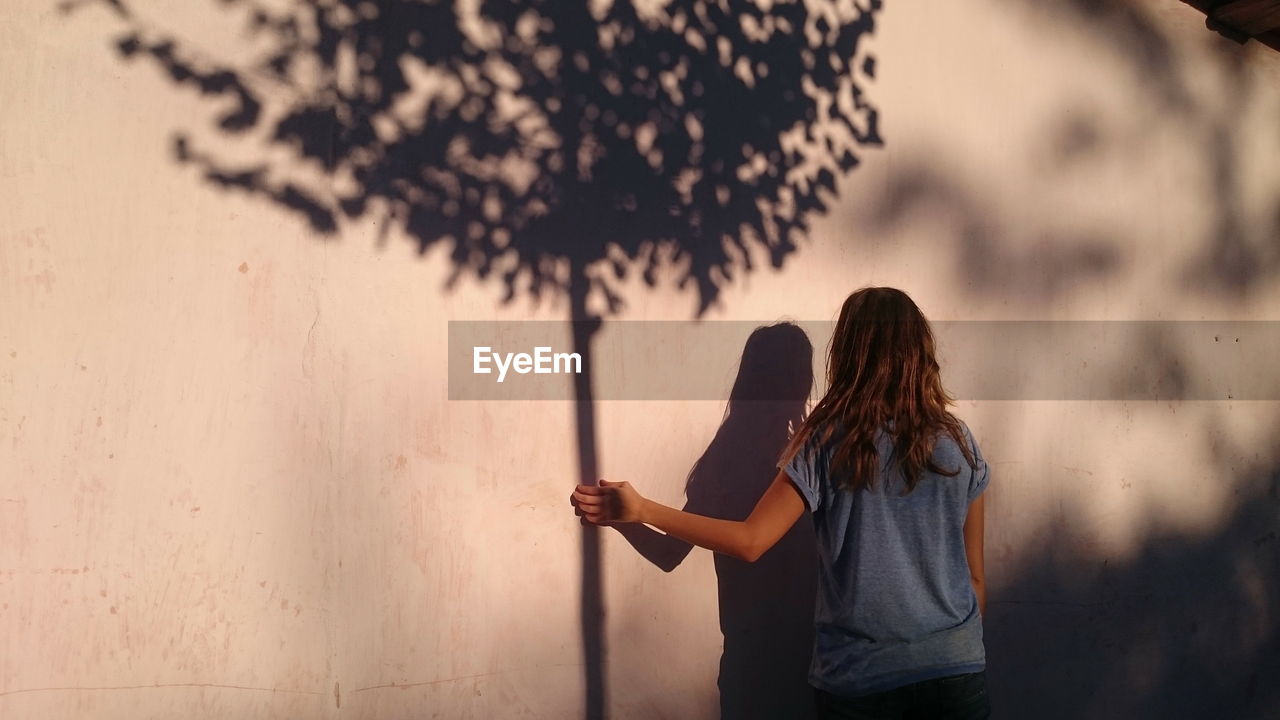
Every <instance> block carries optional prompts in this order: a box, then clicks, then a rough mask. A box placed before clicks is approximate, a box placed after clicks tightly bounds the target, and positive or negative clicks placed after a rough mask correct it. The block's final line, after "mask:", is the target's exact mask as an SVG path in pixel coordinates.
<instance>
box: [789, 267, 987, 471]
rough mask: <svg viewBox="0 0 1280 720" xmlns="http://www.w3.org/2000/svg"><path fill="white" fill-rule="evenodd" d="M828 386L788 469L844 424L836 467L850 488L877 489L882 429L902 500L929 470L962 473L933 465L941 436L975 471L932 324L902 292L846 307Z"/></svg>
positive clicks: (869, 293) (797, 439)
mask: <svg viewBox="0 0 1280 720" xmlns="http://www.w3.org/2000/svg"><path fill="white" fill-rule="evenodd" d="M827 384H828V389H827V393H826V395H824V396H823V397H822V399H821V400H819V401H818V404H817V405H816V406H814V408H813V411H812V412H811V413H809V416H808V417H807V418H805V420H804V422H802V423H801V424H800V427H799V428H797V430H796V432H795V434H794V435H792V437H791V441H790V442H789V443H788V444H787V447H786V449H785V450H783V453H782V462H783V463H784V464H785V463H786V462H789V461H790V460H791V458H792V457H793V456H795V454H796V453H797V452H800V450H801V448H804V447H805V445H806V443H807V442H808V441H809V440H810V439H811V438H814V436H815V434H816V435H817V437H816V439H817V440H818V441H822V442H825V441H826V440H827V439H828V438H830V436H831V434H832V433H833V432H834V431H835V430H836V427H837V426H840V427H842V428H843V432H844V436H843V437H842V438H841V439H840V440H839V442H838V444H837V445H836V446H835V448H834V453H833V455H832V460H831V468H832V470H833V472H834V473H835V474H834V475H833V477H842V478H845V480H843V481H842V482H841V486H842V487H844V488H846V489H849V490H859V489H862V488H868V487H872V486H873V484H874V481H875V477H876V475H877V472H878V470H879V463H880V458H879V453H878V452H877V450H876V442H875V440H876V434H877V433H878V432H879V431H880V430H881V429H883V430H885V431H887V432H888V433H889V435H890V436H891V437H892V439H893V453H892V456H891V459H892V462H893V465H894V466H895V467H896V468H898V469H901V470H902V472H903V476H904V478H905V480H906V490H905V492H904V494H906V493H909V492H911V491H912V490H914V489H915V487H916V485H917V484H918V483H919V482H920V475H921V473H922V472H923V471H924V470H929V471H930V472H935V473H938V474H941V475H948V476H952V475H955V474H957V473H958V472H960V468H954V469H946V468H940V467H938V466H937V465H936V464H935V463H934V461H933V449H934V445H935V444H936V442H937V439H938V437H939V432H940V431H941V432H946V433H947V434H949V435H950V436H951V437H952V438H953V439H954V440H955V441H956V445H958V446H959V447H960V450H961V452H962V453H964V458H965V460H966V461H967V462H968V463H969V465H970V467H973V466H974V465H975V460H974V457H973V453H972V451H971V450H970V449H969V444H968V443H967V442H966V441H965V439H964V436H963V431H962V430H961V427H960V421H959V420H957V419H956V417H955V416H954V415H952V414H951V413H950V412H949V411H948V410H947V407H948V406H950V405H952V404H954V400H953V399H952V397H951V396H950V395H949V394H948V393H947V392H946V390H944V389H943V387H942V376H941V374H940V373H939V369H938V361H937V359H936V357H935V352H934V342H933V331H932V330H931V329H930V327H929V321H928V320H926V319H925V317H924V314H923V313H921V312H920V308H918V307H916V304H915V303H914V302H912V300H911V298H910V297H908V296H907V294H906V293H904V292H902V291H901V290H897V289H894V288H882V287H870V288H863V289H861V290H858V291H857V292H855V293H853V294H852V295H850V296H849V297H848V299H847V300H845V301H844V306H843V307H842V308H841V309H840V319H839V321H837V323H836V329H835V333H834V334H833V335H832V337H831V345H830V349H829V351H828V354H827Z"/></svg>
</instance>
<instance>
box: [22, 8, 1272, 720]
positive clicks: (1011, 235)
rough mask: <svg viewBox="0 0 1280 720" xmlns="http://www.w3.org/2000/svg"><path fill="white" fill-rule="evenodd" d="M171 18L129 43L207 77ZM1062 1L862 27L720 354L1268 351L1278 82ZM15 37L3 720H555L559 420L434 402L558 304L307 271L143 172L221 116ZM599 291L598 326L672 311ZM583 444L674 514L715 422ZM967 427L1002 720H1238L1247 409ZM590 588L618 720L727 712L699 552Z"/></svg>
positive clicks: (633, 407) (690, 421)
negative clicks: (822, 199) (982, 503)
mask: <svg viewBox="0 0 1280 720" xmlns="http://www.w3.org/2000/svg"><path fill="white" fill-rule="evenodd" d="M193 5H196V4H195V3H187V2H183V3H178V2H161V1H159V0H150V1H149V2H145V3H144V2H138V3H136V6H135V7H136V9H137V11H138V12H139V13H140V14H141V15H144V16H145V17H146V18H148V22H150V23H151V24H152V25H153V26H155V27H169V28H172V29H173V31H174V32H175V33H176V34H179V35H180V36H184V37H185V35H182V34H183V33H188V34H192V33H194V35H192V37H193V38H196V46H197V47H201V48H204V49H205V50H206V51H207V52H210V53H212V52H214V51H215V50H222V49H223V48H225V47H234V45H230V44H229V43H231V42H232V41H233V40H234V35H232V34H230V33H229V32H226V31H225V30H217V31H215V30H214V28H217V25H216V21H218V19H219V18H221V17H222V15H221V14H220V13H218V12H214V11H212V10H208V9H203V10H200V9H193V7H192V6H193ZM209 5H212V3H209ZM1094 5H1095V4H1094V3H1087V2H1060V3H1036V2H1030V1H1029V0H1028V1H1022V0H985V1H984V2H977V3H910V2H905V1H901V0H888V2H887V7H886V9H885V10H884V11H883V12H882V13H881V16H880V21H881V24H880V26H879V28H878V29H877V32H876V35H875V36H874V38H873V40H872V43H873V46H874V51H875V54H876V55H877V57H878V59H879V63H878V72H877V78H876V80H875V82H874V83H872V84H871V85H870V86H869V92H870V94H871V96H872V98H873V99H874V102H875V103H876V104H877V105H878V107H879V108H880V109H881V114H882V117H881V121H882V128H883V134H884V137H885V140H886V146H885V147H884V148H883V149H880V150H874V151H869V152H868V153H866V154H865V156H864V164H863V165H862V166H861V167H860V168H858V169H857V170H856V171H854V172H853V173H852V174H851V175H850V176H849V177H848V178H847V179H846V180H845V181H844V182H843V183H842V185H841V187H840V191H841V201H840V202H839V203H837V204H836V205H835V207H833V209H832V211H831V213H830V214H829V215H828V216H826V217H825V218H821V219H819V220H818V221H817V222H816V223H815V225H814V228H813V231H812V233H811V241H810V242H809V243H808V244H807V245H805V246H804V247H803V248H802V249H801V251H800V252H798V253H796V254H795V255H793V256H792V257H791V258H789V259H788V262H787V264H786V266H785V267H784V268H783V269H782V270H781V271H773V270H763V271H760V272H756V273H754V274H751V275H747V276H744V277H741V278H740V279H739V280H738V281H737V282H735V283H733V284H730V285H729V286H727V287H726V288H724V289H723V292H722V293H721V296H720V301H719V304H718V305H717V306H716V307H715V308H713V309H712V311H711V312H710V313H709V314H708V316H707V317H708V319H744V320H756V321H762V322H763V321H773V320H776V319H778V318H782V317H793V318H801V319H814V320H824V319H828V318H830V317H831V316H832V315H833V313H834V312H835V311H836V309H837V308H838V307H839V303H840V301H841V300H842V299H843V298H844V297H845V295H847V294H848V292H849V291H850V290H852V289H854V288H856V287H858V286H861V285H864V284H868V283H874V284H882V285H893V286H898V287H902V288H904V289H906V290H907V291H908V292H909V293H911V294H912V295H913V297H915V298H916V300H917V301H918V302H919V303H920V305H921V307H922V308H923V309H924V311H925V312H926V314H928V315H929V316H930V317H931V318H935V319H949V320H956V319H978V318H981V319H1112V320H1124V319H1272V320H1274V319H1277V317H1276V312H1277V309H1278V308H1280V278H1278V277H1277V274H1278V273H1280V164H1277V163H1276V162H1275V158H1276V157H1277V155H1278V153H1280V55H1277V54H1276V53H1274V52H1271V51H1266V50H1265V49H1260V48H1258V47H1256V46H1253V45H1250V46H1246V47H1243V48H1241V47H1238V46H1235V45H1232V44H1230V43H1228V42H1226V41H1224V40H1222V39H1220V38H1218V37H1217V36H1216V35H1214V34H1212V33H1210V32H1208V31H1207V30H1205V29H1204V27H1203V16H1201V15H1200V14H1198V13H1197V12H1196V11H1194V10H1192V9H1191V8H1189V7H1188V6H1186V5H1184V4H1182V3H1180V2H1176V1H1174V0H1164V1H1156V0H1151V1H1149V2H1142V3H1136V2H1135V3H1132V4H1128V5H1122V4H1117V5H1116V6H1115V7H1114V9H1106V8H1110V7H1112V6H1109V5H1106V4H1105V3H1101V4H1097V5H1101V6H1103V7H1102V9H1097V8H1094ZM3 13H4V19H5V22H3V23H0V68H3V70H0V98H3V102H0V638H3V640H2V641H0V643H2V644H0V648H2V650H0V717H3V718H6V719H7V718H14V719H19V718H34V719H43V718H64V717H65V718H73V717H74V718H138V717H156V718H160V717H207V718H224V717H272V718H335V717H343V718H428V717H439V718H469V717H476V718H480V717H503V718H515V717H529V718H562V717H575V716H577V715H578V714H580V712H581V707H582V703H583V699H582V698H583V690H584V688H583V673H582V667H581V664H582V653H581V642H580V637H579V626H578V607H577V597H578V583H579V533H580V528H579V527H578V525H577V522H576V520H575V518H574V517H573V515H572V513H571V510H570V508H569V507H568V505H567V495H568V492H569V490H570V488H571V486H572V485H573V484H574V482H575V481H576V475H575V473H576V467H577V466H576V460H575V455H574V452H575V434H574V430H573V427H574V426H573V409H572V407H571V405H570V404H568V403H564V402H546V403H536V404H531V403H502V402H485V403H471V402H449V401H448V400H446V392H447V388H446V385H445V377H446V372H445V352H446V348H445V345H444V338H445V328H446V322H447V321H448V320H450V319H515V320H521V319H535V318H536V319H551V320H556V319H564V318H566V317H567V310H566V305H565V304H564V302H563V301H561V302H559V303H551V302H543V303H542V304H541V305H535V304H533V303H532V302H530V301H528V300H525V299H520V300H518V301H517V302H516V303H514V304H512V305H508V306H502V305H500V304H499V302H498V296H499V290H498V289H497V288H496V287H494V286H492V285H487V284H479V283H475V282H470V281H464V282H462V283H460V284H459V285H458V286H457V287H456V288H455V289H454V290H452V291H448V292H446V291H445V289H444V285H443V283H444V279H445V277H446V276H447V273H448V269H449V268H448V263H447V258H446V257H445V255H444V254H443V252H441V251H440V250H439V249H437V250H433V251H432V252H429V253H427V254H426V255H425V256H422V257H419V256H418V255H417V254H416V253H415V251H414V250H413V249H412V247H411V245H410V243H409V242H408V241H407V240H405V239H404V238H402V237H400V236H399V235H397V234H396V232H392V234H391V238H390V241H389V242H388V243H387V245H386V246H385V247H382V246H379V245H378V244H377V240H376V237H377V228H375V227H373V225H372V223H370V224H368V225H364V226H359V227H348V228H344V229H343V231H342V232H341V234H340V236H339V237H338V238H337V239H336V241H333V242H323V243H322V242H321V241H320V240H319V239H318V238H317V237H316V236H315V235H313V234H312V233H311V232H310V231H309V230H308V228H307V227H306V225H305V223H303V222H301V221H300V220H299V219H298V218H297V217H296V216H294V215H291V214H287V213H285V212H283V211H282V210H280V209H278V208H277V207H274V206H271V205H269V204H267V203H264V202H262V201H259V200H256V199H254V198H249V197H246V196H244V195H242V194H240V193H237V192H234V191H225V190H220V189H217V188H214V187H211V186H210V185H208V184H206V183H204V182H202V180H201V179H200V177H199V176H198V173H197V172H196V171H195V170H194V169H193V168H191V167H190V166H182V165H178V164H176V163H175V162H174V161H173V159H172V155H171V150H170V144H169V138H170V137H171V134H172V133H173V132H174V131H175V130H184V131H186V132H190V133H192V134H193V135H195V136H197V137H201V136H202V134H205V135H209V133H208V131H207V130H206V126H207V125H208V123H207V122H206V121H205V118H207V117H209V110H210V106H209V105H207V104H205V101H202V100H201V99H200V98H199V97H197V96H196V95H195V94H194V93H193V92H191V91H190V90H189V89H181V88H175V87H174V86H172V85H171V84H170V83H169V82H168V81H167V80H166V79H164V78H163V77H162V76H161V75H160V73H159V72H158V71H157V70H156V68H154V67H152V66H150V65H147V64H144V63H131V64H125V63H122V62H120V61H119V59H118V58H117V57H116V55H115V54H114V52H113V51H112V50H111V47H110V42H111V40H112V38H113V36H114V33H116V32H117V31H118V30H119V29H120V28H121V25H120V24H119V21H118V20H117V19H116V18H114V17H113V16H112V15H111V14H110V13H108V12H107V11H105V10H104V9H101V8H96V7H94V8H89V9H86V10H84V11H82V12H79V13H76V14H73V15H70V16H66V15H63V14H61V13H59V12H57V10H56V7H55V5H54V4H53V3H52V2H44V1H36V0H8V2H6V4H5V9H4V11H3ZM206 15H207V17H206ZM220 33H225V35H224V34H220ZM1224 257H1225V258H1233V257H1235V258H1244V259H1243V260H1241V261H1239V262H1236V261H1231V260H1221V258H1224ZM1215 258H1218V260H1215ZM762 266H767V263H763V264H762ZM626 290H627V292H626V293H625V295H626V298H627V301H628V305H627V307H626V309H625V310H624V311H623V312H622V313H621V315H620V317H621V318H624V319H642V318H643V319H688V318H689V317H691V315H692V311H693V308H694V307H695V300H694V298H693V296H692V294H691V293H689V292H685V291H679V290H676V289H675V288H673V287H672V286H671V285H670V284H663V285H661V286H660V287H659V288H658V289H656V290H653V289H648V288H645V287H643V286H642V285H641V284H640V283H639V282H633V283H632V284H631V286H630V287H627V288H626ZM605 332H606V333H607V332H608V329H607V328H606V330H605ZM814 341H815V345H816V346H817V347H818V348H819V350H821V349H822V347H823V343H824V342H825V338H814ZM1169 352H1171V353H1173V355H1174V356H1175V357H1176V355H1177V352H1178V349H1177V348H1173V349H1171V350H1169ZM1144 361H1145V358H1141V357H1135V358H1134V362H1136V363H1140V362H1144ZM596 410H597V418H598V427H597V431H598V444H599V451H600V458H601V471H602V474H603V475H604V476H605V477H610V478H615V479H627V480H630V481H632V482H633V483H634V484H635V485H637V486H638V487H640V488H642V490H643V491H644V492H646V493H648V494H650V495H651V496H652V497H655V498H657V499H660V500H663V501H666V502H670V503H675V504H679V503H682V502H683V498H682V489H683V483H684V479H685V475H686V473H687V472H688V469H689V467H690V465H691V464H692V462H693V461H694V460H695V459H697V457H698V455H699V454H700V453H701V451H702V449H703V448H704V447H705V446H706V443H707V442H708V441H709V440H710V438H711V437H712V435H713V434H714V432H715V429H716V427H717V425H718V423H719V422H720V419H721V414H722V411H723V407H722V405H720V404H718V403H714V402H663V403H658V402H654V403H628V402H607V401H606V402H599V403H598V404H597V409H596ZM958 411H959V413H960V414H961V416H962V417H964V418H965V419H966V420H968V422H969V423H970V425H971V426H972V427H973V428H974V431H975V433H976V434H977V436H978V438H979V440H980V442H981V443H982V447H983V448H984V451H985V453H986V455H987V457H988V459H989V460H990V461H991V462H992V464H993V466H994V468H995V473H994V480H993V482H992V485H991V491H990V495H989V505H988V520H987V523H988V529H987V543H988V550H987V563H988V574H989V580H990V583H991V591H990V593H991V594H990V600H991V608H992V609H991V611H990V613H989V617H988V620H987V633H988V654H989V664H990V668H991V673H992V678H993V687H994V690H993V693H994V697H995V701H996V703H997V705H998V706H1001V705H1000V704H1001V703H1003V705H1002V707H1003V708H1004V709H1005V710H1006V712H1008V713H1009V714H1007V715H1006V716H1007V717H1032V716H1036V717H1057V716H1061V717H1084V716H1088V717H1107V716H1110V717H1140V716H1144V715H1146V714H1148V713H1152V714H1154V713H1157V712H1166V711H1172V710H1171V708H1172V709H1173V710H1179V711H1186V712H1190V711H1191V710H1189V708H1190V709H1196V708H1200V707H1201V706H1200V705H1197V703H1208V702H1210V701H1224V702H1230V703H1235V704H1236V706H1235V709H1236V710H1238V712H1239V713H1240V714H1239V715H1238V716H1240V717H1263V714H1262V712H1263V711H1262V709H1261V708H1262V703H1265V702H1268V701H1269V702H1272V703H1274V702H1276V701H1277V696H1276V694H1275V692H1276V691H1275V690H1274V688H1275V687H1277V686H1280V683H1277V682H1276V679H1277V677H1278V673H1277V663H1278V662H1280V661H1278V660H1277V658H1276V652H1277V651H1276V647H1277V642H1278V638H1280V636H1278V635H1277V632H1280V612H1278V611H1277V608H1278V607H1280V585H1278V583H1280V578H1278V577H1277V571H1276V567H1277V565H1276V564H1275V559H1276V553H1277V552H1278V551H1277V547H1278V546H1280V540H1277V539H1276V534H1275V533H1276V529H1277V528H1276V524H1277V501H1278V500H1280V495H1278V494H1277V493H1280V489H1278V486H1277V483H1278V482H1280V480H1278V479H1277V478H1278V477H1280V454H1277V448H1276V442H1275V438H1276V437H1277V428H1278V427H1280V422H1278V421H1280V410H1278V408H1277V407H1276V405H1275V403H1272V402H1236V401H1222V402H965V403H962V404H961V406H960V407H959V410H958ZM1268 533H1270V534H1268ZM604 558H605V570H604V581H605V593H606V595H605V606H606V608H607V613H608V614H607V618H606V624H607V628H608V634H607V644H608V647H609V665H608V673H607V679H608V688H609V707H610V709H611V717H615V718H653V717H668V718H711V717H717V702H718V697H717V692H716V676H717V662H718V657H719V652H720V643H721V636H720V633H719V628H718V625H717V598H716V579H715V574H714V570H713V566H712V558H711V556H710V554H709V553H706V552H703V551H695V553H694V554H693V555H692V556H691V557H690V558H689V559H688V560H687V561H686V562H685V563H684V564H683V565H682V566H681V567H680V568H679V569H677V570H676V571H674V572H673V573H671V574H664V573H663V572H661V571H660V570H658V569H657V568H655V567H653V566H651V565H649V564H648V563H646V562H645V561H644V560H643V559H641V558H640V557H639V556H637V555H636V554H635V553H634V552H633V551H632V550H631V549H630V547H628V546H627V544H626V543H625V542H623V541H622V540H621V539H620V538H619V537H617V536H616V535H615V534H613V533H606V534H605V537H604ZM1267 643H1270V644H1269V645H1268V644H1267ZM1206 668H1213V669H1211V670H1209V669H1206ZM1197 673H1202V674H1203V673H1207V675H1206V676H1204V677H1207V679H1205V680H1203V685H1202V686H1200V687H1197V688H1195V689H1190V690H1189V689H1188V687H1189V682H1190V681H1189V679H1190V678H1195V677H1201V675H1197ZM1268 688H1271V689H1270V690H1268ZM1187 693H1190V694H1187ZM1046 699H1047V700H1046ZM1038 701H1045V702H1046V706H1045V707H1042V708H1040V711H1039V712H1037V713H1035V714H1034V715H1033V714H1027V712H1029V711H1028V710H1027V708H1029V707H1031V706H1032V705H1034V704H1035V703H1037V702H1038ZM1271 707H1272V708H1274V707H1275V706H1274V705H1272V706H1271ZM1054 713H1059V714H1058V715H1055V714H1054ZM1251 713H1252V714H1251ZM1147 716H1154V715H1147ZM1163 716H1170V715H1163ZM1188 716H1192V715H1188ZM1196 716H1201V717H1203V716H1206V715H1196Z"/></svg>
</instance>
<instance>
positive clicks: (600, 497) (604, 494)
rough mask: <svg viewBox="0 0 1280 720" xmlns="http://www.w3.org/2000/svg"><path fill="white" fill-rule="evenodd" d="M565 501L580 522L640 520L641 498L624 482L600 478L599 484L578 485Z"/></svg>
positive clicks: (605, 523) (629, 521) (597, 523)
mask: <svg viewBox="0 0 1280 720" xmlns="http://www.w3.org/2000/svg"><path fill="white" fill-rule="evenodd" d="M569 502H570V503H571V504H572V505H573V506H574V508H575V512H577V514H578V515H579V516H581V517H582V523H583V524H584V525H586V524H588V523H590V524H592V525H613V524H615V523H635V522H644V520H643V518H642V515H643V510H644V505H645V499H644V498H643V497H641V496H640V493H638V492H636V490H635V488H633V487H631V483H628V482H609V481H608V480H601V481H600V485H599V486H595V485H579V486H578V487H577V489H575V490H574V491H573V494H572V495H570V496H569Z"/></svg>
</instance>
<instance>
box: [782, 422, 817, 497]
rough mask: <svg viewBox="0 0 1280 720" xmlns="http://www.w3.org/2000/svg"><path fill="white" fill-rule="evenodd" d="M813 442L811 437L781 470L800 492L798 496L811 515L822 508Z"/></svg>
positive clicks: (815, 445) (814, 444)
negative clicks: (801, 498)
mask: <svg viewBox="0 0 1280 720" xmlns="http://www.w3.org/2000/svg"><path fill="white" fill-rule="evenodd" d="M813 440H814V438H813V437H811V438H810V440H809V441H808V442H806V443H805V445H804V447H802V448H800V450H799V451H797V452H796V454H795V456H794V457H792V458H791V460H790V462H788V463H787V464H786V466H784V467H783V468H782V470H783V472H785V473H786V474H787V477H789V478H791V483H792V484H793V485H795V486H796V489H797V490H799V491H800V495H801V496H802V497H804V504H805V505H806V506H807V507H808V509H809V512H811V513H813V512H817V511H818V509H819V508H820V507H821V506H822V483H821V472H820V470H821V468H819V467H818V463H817V457H818V452H817V443H815V442H813Z"/></svg>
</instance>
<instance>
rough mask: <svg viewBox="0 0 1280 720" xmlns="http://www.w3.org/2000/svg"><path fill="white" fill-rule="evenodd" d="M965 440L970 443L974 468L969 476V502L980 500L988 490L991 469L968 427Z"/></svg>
mask: <svg viewBox="0 0 1280 720" xmlns="http://www.w3.org/2000/svg"><path fill="white" fill-rule="evenodd" d="M964 434H965V439H966V440H967V441H968V442H969V449H970V450H972V451H973V459H974V467H973V468H972V473H971V474H970V476H969V502H973V501H974V500H977V499H978V496H979V495H981V494H982V491H983V490H986V489H987V485H988V484H989V483H990V482H991V468H990V467H989V466H988V465H987V461H986V458H984V457H982V450H981V449H980V448H979V447H978V441H977V440H975V439H974V437H973V434H972V433H971V432H970V431H969V428H968V427H967V426H966V427H965V429H964Z"/></svg>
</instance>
